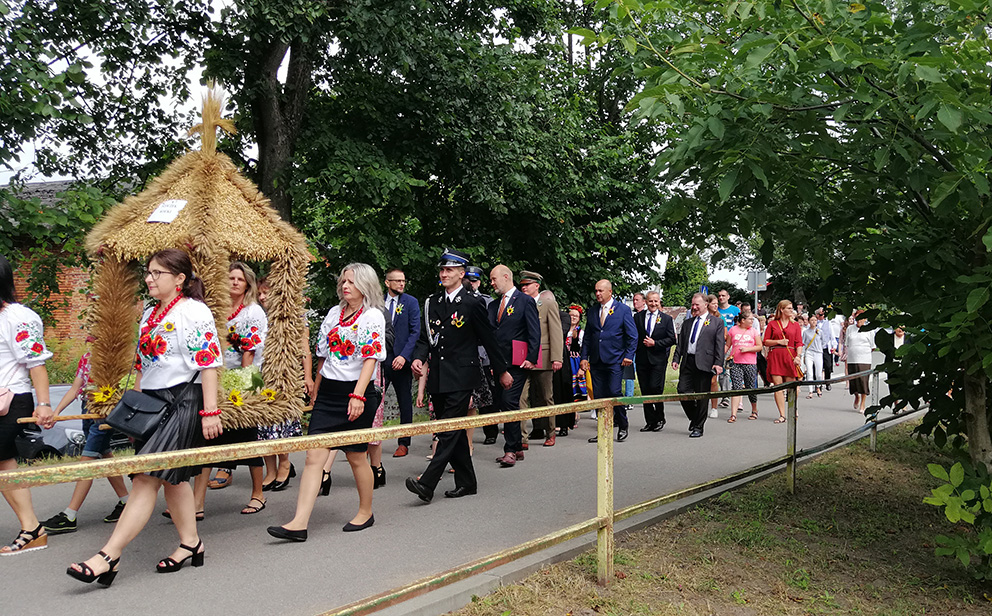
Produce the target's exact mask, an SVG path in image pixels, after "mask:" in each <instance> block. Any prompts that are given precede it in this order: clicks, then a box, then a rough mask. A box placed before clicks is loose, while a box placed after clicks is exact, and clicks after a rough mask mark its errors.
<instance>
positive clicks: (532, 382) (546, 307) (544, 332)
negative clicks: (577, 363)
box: [520, 270, 565, 447]
mask: <svg viewBox="0 0 992 616" xmlns="http://www.w3.org/2000/svg"><path fill="white" fill-rule="evenodd" d="M543 282H544V278H543V277H542V276H541V275H540V274H538V273H536V272H529V271H527V270H524V271H522V272H520V290H521V291H522V292H524V293H526V294H527V295H529V296H531V297H533V298H534V301H535V302H537V318H538V320H539V322H540V324H541V352H540V354H539V355H538V357H537V362H536V363H535V364H534V368H533V370H531V371H530V374H529V375H527V382H526V383H524V390H523V392H521V394H520V408H522V409H529V408H535V407H539V406H552V405H553V404H554V403H555V398H554V383H553V382H552V376H553V374H554V373H555V372H557V371H558V370H561V365H562V352H563V351H564V348H565V343H564V341H563V339H562V331H561V315H559V313H558V302H556V301H555V298H554V296H553V295H552V296H545V297H544V298H543V299H542V298H541V297H540V295H541V283H543ZM530 438H531V439H534V440H536V439H544V446H545V447H552V446H554V444H555V416H554V415H552V416H550V417H539V418H536V419H534V431H533V432H531V433H530Z"/></svg>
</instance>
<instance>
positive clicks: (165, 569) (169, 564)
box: [155, 540, 206, 573]
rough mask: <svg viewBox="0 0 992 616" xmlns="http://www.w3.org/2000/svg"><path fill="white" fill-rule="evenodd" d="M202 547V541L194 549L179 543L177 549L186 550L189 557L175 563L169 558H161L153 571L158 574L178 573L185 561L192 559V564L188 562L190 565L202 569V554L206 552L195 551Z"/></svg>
mask: <svg viewBox="0 0 992 616" xmlns="http://www.w3.org/2000/svg"><path fill="white" fill-rule="evenodd" d="M202 547H203V540H200V542H199V543H197V544H196V546H195V547H189V546H188V545H183V544H182V543H180V544H179V549H181V550H186V551H187V552H189V553H190V554H189V556H187V557H186V558H184V559H182V560H180V561H176V560H175V559H174V558H172V557H171V556H169V557H167V558H163V559H162V560H161V562H159V564H157V565H155V570H156V571H158V572H159V573H172V572H173V571H179V570H180V569H182V568H183V565H185V564H186V561H187V560H190V559H192V562H190V564H191V565H193V566H194V567H202V566H203V554H204V552H205V551H206V550H204V552H199V551H197V550H199V549H200V548H202Z"/></svg>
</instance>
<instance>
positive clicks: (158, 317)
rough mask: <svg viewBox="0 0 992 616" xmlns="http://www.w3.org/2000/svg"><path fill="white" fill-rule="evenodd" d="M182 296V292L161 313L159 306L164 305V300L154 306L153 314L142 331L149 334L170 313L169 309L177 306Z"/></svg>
mask: <svg viewBox="0 0 992 616" xmlns="http://www.w3.org/2000/svg"><path fill="white" fill-rule="evenodd" d="M182 298H183V294H182V293H180V294H179V295H177V296H176V297H175V299H173V300H172V301H171V302H169V304H168V305H167V306H166V307H165V310H163V311H162V312H161V314H159V308H161V307H162V302H159V303H157V304H155V307H154V308H152V313H151V315H149V317H148V321H147V322H146V323H145V326H144V327H142V328H141V333H143V334H147V333H148V332H150V331H152V330H153V329H154V328H155V327H157V326H158V324H159V323H161V322H162V319H164V318H165V315H167V314H169V311H170V310H172V307H173V306H175V305H176V304H177V303H178V302H179V300H181V299H182Z"/></svg>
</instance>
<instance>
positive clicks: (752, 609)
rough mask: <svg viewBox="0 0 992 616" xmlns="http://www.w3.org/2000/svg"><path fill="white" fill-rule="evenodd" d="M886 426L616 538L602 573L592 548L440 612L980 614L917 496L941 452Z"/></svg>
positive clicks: (988, 600)
mask: <svg viewBox="0 0 992 616" xmlns="http://www.w3.org/2000/svg"><path fill="white" fill-rule="evenodd" d="M911 428H912V427H911V426H905V425H904V426H899V427H896V428H893V429H891V430H888V431H886V432H883V433H881V434H880V435H879V447H878V449H879V450H878V452H877V453H872V452H870V451H868V447H867V442H866V441H861V442H859V443H856V444H854V445H851V446H849V447H846V448H844V449H841V450H838V451H836V452H832V453H830V454H827V455H825V456H822V457H820V458H818V459H817V460H816V461H814V462H811V463H809V464H806V465H803V466H801V467H800V469H799V478H798V481H797V494H796V495H795V496H791V495H789V494H788V492H787V491H786V489H785V481H784V478H783V476H782V475H776V476H773V477H771V478H768V479H765V480H763V481H761V482H758V483H755V484H752V485H750V486H748V487H745V488H743V489H741V490H738V491H736V492H733V493H728V494H724V495H722V496H721V497H719V498H717V499H714V500H712V501H709V502H708V503H706V504H704V505H701V506H699V507H697V508H695V509H693V510H691V511H688V512H686V513H684V514H682V515H679V516H677V517H675V518H671V519H669V520H666V521H664V522H662V523H660V524H657V525H655V526H652V527H650V528H647V529H644V530H641V531H639V532H636V533H630V534H625V535H623V536H619V537H618V539H617V550H616V557H615V563H614V564H615V569H616V576H617V579H616V581H615V582H614V583H613V584H611V585H610V586H609V587H608V588H601V587H599V586H598V585H597V584H596V555H595V552H587V553H585V554H582V555H580V556H579V557H578V558H576V559H574V560H571V561H568V562H564V563H560V564H558V565H554V566H551V567H548V568H546V569H544V570H542V571H541V572H539V573H537V574H535V575H533V576H531V577H529V578H527V579H526V580H524V581H523V582H522V583H520V584H516V585H513V586H508V587H504V588H501V589H500V590H498V591H496V592H494V593H493V594H491V595H489V596H486V597H482V598H478V599H477V600H476V601H474V602H473V604H472V605H470V606H467V607H466V608H464V609H462V610H460V611H458V612H454V613H455V614H458V615H460V616H504V615H514V616H517V615H523V616H529V615H534V616H537V615H545V614H557V615H567V616H594V615H595V616H600V615H604V614H605V615H617V616H619V615H628V614H630V615H633V614H650V615H659V616H667V615H680V616H696V615H699V616H702V615H708V614H720V615H728V616H757V615H767V614H785V615H792V614H795V615H800V614H802V615H805V614H877V615H885V616H900V615H907V616H908V615H911V614H912V615H919V614H940V615H945V614H946V615H956V616H971V615H975V616H978V615H982V616H987V615H988V614H990V613H992V592H990V589H989V588H986V587H982V586H981V585H979V584H978V583H976V582H974V581H973V580H972V579H971V578H970V577H969V576H968V574H967V572H966V571H964V570H963V569H962V568H960V566H958V565H957V564H956V561H953V560H951V559H937V558H936V557H935V556H934V554H933V537H934V535H936V534H938V533H941V532H945V533H946V532H948V531H949V524H948V522H947V520H946V519H945V518H944V517H943V515H942V514H941V512H940V511H939V510H938V509H936V508H935V507H931V506H929V505H924V504H923V503H922V500H923V498H924V497H925V496H927V495H928V494H929V491H930V488H932V487H934V486H935V485H937V483H936V481H935V480H934V479H933V478H931V477H930V475H929V474H928V473H927V470H926V464H927V463H928V462H937V463H943V464H947V463H948V458H947V457H946V456H945V455H944V453H942V452H941V451H939V450H937V449H936V448H935V447H933V446H932V445H930V444H929V443H926V442H923V443H921V442H918V441H916V440H915V439H914V438H913V437H912V436H911V435H910V431H911Z"/></svg>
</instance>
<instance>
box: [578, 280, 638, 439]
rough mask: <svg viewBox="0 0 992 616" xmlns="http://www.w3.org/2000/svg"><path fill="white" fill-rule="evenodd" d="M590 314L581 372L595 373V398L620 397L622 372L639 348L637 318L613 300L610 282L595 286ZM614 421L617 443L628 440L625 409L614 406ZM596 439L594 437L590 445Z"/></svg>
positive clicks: (628, 309) (601, 281)
mask: <svg viewBox="0 0 992 616" xmlns="http://www.w3.org/2000/svg"><path fill="white" fill-rule="evenodd" d="M587 314H588V315H589V316H588V318H587V320H586V337H585V339H584V340H583V341H582V361H581V362H580V363H579V369H581V370H589V372H590V373H592V393H593V397H594V398H614V397H620V396H621V395H622V394H621V393H620V385H621V376H622V374H623V369H624V368H625V367H626V366H629V365H631V364H633V363H634V351H635V350H636V348H637V328H636V327H635V326H634V316H633V314H632V313H631V312H630V308H628V307H627V306H626V305H625V304H623V303H621V302H618V301H616V300H614V299H613V284H612V283H611V282H610V281H609V280H600V281H599V282H597V283H596V303H595V304H593V305H592V306H590V307H589V312H588V313H587ZM613 421H614V423H616V425H617V428H618V430H617V441H619V442H623V441H625V440H627V409H626V407H624V406H623V405H619V406H614V407H613ZM597 440H598V437H596V436H594V437H592V438H591V439H589V442H590V443H595V442H596V441H597Z"/></svg>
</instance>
